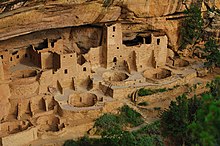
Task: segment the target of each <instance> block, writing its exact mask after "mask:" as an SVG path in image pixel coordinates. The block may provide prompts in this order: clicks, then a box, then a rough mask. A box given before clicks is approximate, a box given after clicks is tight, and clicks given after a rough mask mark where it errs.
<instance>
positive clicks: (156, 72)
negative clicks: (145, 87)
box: [143, 68, 172, 80]
mask: <svg viewBox="0 0 220 146" xmlns="http://www.w3.org/2000/svg"><path fill="white" fill-rule="evenodd" d="M143 75H144V77H145V78H148V79H149V78H151V79H158V80H160V79H165V78H167V77H170V76H171V75H172V72H171V71H170V70H168V69H163V68H162V69H153V70H146V71H145V72H144V74H143Z"/></svg>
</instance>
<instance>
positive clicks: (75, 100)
mask: <svg viewBox="0 0 220 146" xmlns="http://www.w3.org/2000/svg"><path fill="white" fill-rule="evenodd" d="M96 102H97V96H96V95H95V94H92V93H73V94H71V95H70V96H69V99H68V103H69V104H70V105H73V106H75V107H90V106H93V105H95V104H96Z"/></svg>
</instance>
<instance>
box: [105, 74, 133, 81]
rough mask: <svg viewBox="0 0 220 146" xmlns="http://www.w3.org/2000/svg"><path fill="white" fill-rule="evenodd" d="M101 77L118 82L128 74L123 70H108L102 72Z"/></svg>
mask: <svg viewBox="0 0 220 146" xmlns="http://www.w3.org/2000/svg"><path fill="white" fill-rule="evenodd" d="M102 77H103V79H104V80H105V81H115V82H120V81H124V80H126V79H127V78H128V77H129V76H128V75H127V74H126V73H124V72H118V71H110V72H105V73H103V75H102Z"/></svg>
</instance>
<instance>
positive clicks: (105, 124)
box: [95, 105, 144, 136]
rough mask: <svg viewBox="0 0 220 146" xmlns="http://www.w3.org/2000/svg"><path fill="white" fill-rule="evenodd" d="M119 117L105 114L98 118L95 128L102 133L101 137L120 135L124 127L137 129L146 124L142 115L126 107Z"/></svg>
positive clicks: (122, 109)
mask: <svg viewBox="0 0 220 146" xmlns="http://www.w3.org/2000/svg"><path fill="white" fill-rule="evenodd" d="M120 111H121V112H120V114H119V115H113V114H104V115H103V116H101V117H100V118H98V119H97V120H96V122H95V127H96V128H97V129H98V131H99V132H100V133H101V135H103V136H106V135H112V134H118V132H119V133H120V131H121V130H122V129H123V127H126V126H130V127H135V126H138V125H140V124H142V123H143V122H144V120H143V119H142V117H141V114H139V113H138V112H136V111H135V110H133V109H131V108H130V107H129V106H127V105H125V106H123V107H122V108H121V110H120Z"/></svg>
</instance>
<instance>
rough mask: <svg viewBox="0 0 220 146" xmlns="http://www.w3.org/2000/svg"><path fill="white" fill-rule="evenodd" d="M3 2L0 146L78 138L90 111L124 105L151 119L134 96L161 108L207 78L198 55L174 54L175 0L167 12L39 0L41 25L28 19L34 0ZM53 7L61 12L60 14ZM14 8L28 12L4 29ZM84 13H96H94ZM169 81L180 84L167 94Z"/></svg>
mask: <svg viewBox="0 0 220 146" xmlns="http://www.w3.org/2000/svg"><path fill="white" fill-rule="evenodd" d="M8 3H10V2H4V3H3V2H2V3H1V2H0V25H2V26H3V28H2V27H1V26H0V33H2V34H0V145H2V146H12V145H14V144H15V143H16V145H18V146H22V145H29V144H31V145H34V146H35V145H40V144H41V142H42V143H43V144H42V145H43V146H49V145H50V144H51V145H53V146H58V145H56V144H55V142H54V143H53V142H51V141H53V140H54V141H56V140H57V139H58V138H61V139H62V140H63V141H64V140H67V139H68V138H73V137H74V138H79V137H82V136H83V135H85V133H87V134H88V131H89V130H91V129H92V128H93V125H94V121H95V120H96V119H97V118H99V117H100V116H102V115H103V114H106V113H117V114H118V113H120V111H119V110H118V109H119V108H120V107H122V106H123V105H129V106H131V107H132V108H133V109H136V110H137V111H140V113H141V116H142V117H143V118H145V122H146V121H147V122H151V121H152V119H153V120H155V119H158V117H156V116H155V110H154V112H152V111H153V110H152V109H154V108H155V107H151V106H149V108H144V107H142V106H138V104H139V103H141V102H145V101H149V102H150V103H151V102H152V105H154V104H155V105H156V107H158V103H161V108H163V109H166V107H168V104H169V103H170V101H171V99H173V96H176V95H180V94H182V93H184V92H185V91H186V90H187V89H186V88H185V87H186V86H192V85H194V84H198V83H201V84H202V83H204V84H206V83H207V82H208V79H206V78H205V77H206V76H207V74H208V70H207V68H205V67H204V64H203V62H204V59H198V58H195V57H194V58H193V57H183V56H184V55H185V54H184V53H185V52H184V51H182V52H181V53H182V54H181V55H182V56H181V55H176V54H178V53H179V52H178V51H177V50H175V48H177V42H178V41H179V40H178V38H177V37H175V36H177V35H178V23H177V22H176V19H178V20H179V19H181V18H182V13H181V14H179V13H180V12H179V11H181V12H182V10H183V9H184V8H183V4H182V3H181V4H180V3H179V2H175V6H173V7H175V11H177V10H178V11H177V12H175V11H174V8H173V7H171V6H170V5H169V9H168V10H166V11H165V9H166V7H165V6H164V7H163V9H164V11H163V12H157V10H154V11H155V12H154V11H153V10H152V11H150V10H148V11H147V12H145V11H146V10H145V9H143V8H142V7H140V9H141V10H142V9H143V10H144V12H143V13H139V11H137V10H136V8H134V7H133V4H130V5H129V6H127V7H125V6H124V7H118V6H117V5H119V4H121V3H122V2H121V3H119V2H118V3H119V4H118V3H117V4H115V3H116V2H115V1H110V2H109V4H108V5H104V4H103V5H102V4H101V3H99V2H97V3H96V2H92V1H91V2H90V1H89V2H88V1H86V2H85V3H88V4H87V7H84V6H83V7H79V8H78V7H76V6H75V5H76V4H75V1H74V5H71V6H69V7H66V5H64V4H63V5H62V2H60V3H59V5H57V6H56V7H55V6H53V3H55V2H51V3H50V4H48V3H47V2H46V1H45V2H44V3H42V5H44V6H45V9H42V10H44V11H45V12H46V14H47V15H48V16H47V15H46V14H45V16H42V15H43V14H42V15H41V14H39V15H38V17H39V19H41V21H40V22H48V25H47V26H45V25H44V24H43V23H42V24H41V23H40V22H37V21H38V18H36V22H34V23H32V21H33V20H32V19H31V21H29V18H31V16H32V15H29V14H28V13H29V11H30V13H31V14H32V11H33V13H36V14H38V13H37V12H35V10H40V8H41V5H40V6H34V7H32V6H33V5H34V2H33V1H30V2H28V1H25V2H21V1H19V2H17V1H13V3H16V5H14V6H13V7H12V6H11V5H7V4H8ZM69 3H71V2H69ZM78 3H79V4H78ZM94 3H96V4H95V5H93V4H94ZM106 3H107V1H106ZM123 3H125V2H123ZM148 3H150V2H147V4H146V5H148ZM141 4H142V3H141ZM55 5H56V4H55ZM77 5H81V1H80V2H77ZM96 5H97V6H96ZM111 5H114V6H112V7H111ZM151 5H153V4H151ZM151 5H149V6H150V7H151ZM176 5H178V7H177V6H176ZM29 6H31V7H29ZM23 7H24V8H23ZM38 7H39V8H38ZM90 7H91V8H90ZM20 8H21V9H20ZM29 8H30V9H29ZM55 8H57V9H59V10H58V12H60V11H62V13H63V14H62V17H59V20H58V19H57V15H56V13H57V12H56V9H55ZM144 8H145V7H144ZM90 9H97V11H100V13H96V12H93V11H91V10H90ZM148 9H149V8H148ZM161 9H162V8H161ZM21 10H22V12H23V11H24V12H25V13H26V12H27V16H28V17H27V20H23V19H22V20H21V22H22V23H21V24H17V22H16V26H17V27H18V28H19V29H18V30H17V31H16V29H15V31H13V30H10V31H9V27H11V26H10V25H12V23H8V24H4V25H3V24H2V23H3V22H1V19H4V20H5V21H6V18H7V19H9V18H10V19H13V18H11V16H13V14H10V11H13V13H15V14H14V15H20V11H21ZM82 10H85V12H84V11H82ZM90 11H91V12H90ZM132 11H135V13H132ZM161 11H162V10H161ZM170 11H171V12H172V13H171V12H170ZM153 12H154V13H155V14H153V15H152V14H151V13H153ZM52 13H55V14H53V16H51V15H52ZM90 13H91V14H93V15H95V16H96V17H94V19H93V18H92V17H91V14H90ZM160 13H161V14H160ZM169 13H171V14H169ZM148 14H149V16H148ZM49 15H50V17H49ZM81 15H82V16H81ZM87 15H88V16H87ZM177 15H180V16H178V18H176V17H177ZM36 17H37V16H36ZM51 17H53V18H51ZM116 17H117V18H116ZM136 17H138V18H136ZM18 18H20V17H18ZM67 18H68V20H66V19H67ZM145 18H147V19H146V20H145ZM156 18H158V19H156ZM16 20H17V19H16ZM148 20H149V22H148ZM171 21H172V22H171ZM28 22H31V23H30V24H28ZM139 22H141V23H139ZM23 23H24V24H25V25H24V26H23V27H21V25H22V24H23ZM26 23H27V24H26ZM49 23H50V24H49ZM72 23H74V25H73V24H72ZM6 25H8V26H6ZM29 25H30V26H29ZM36 25H38V26H36ZM168 26H169V27H168ZM4 27H5V28H8V29H7V31H6V30H4ZM25 27H26V29H25ZM172 27H173V28H172ZM11 29H13V27H12V28H11ZM1 30H2V31H1ZM4 31H5V34H3V32H4ZM210 31H211V30H210ZM6 32H7V33H6ZM186 54H187V53H186ZM203 77H204V78H203ZM210 78H211V77H210ZM176 88H178V89H179V90H178V91H175V93H173V92H174V91H173V90H174V89H176ZM201 88H202V89H201V90H206V89H204V88H203V87H201ZM142 89H149V90H152V91H153V90H159V89H165V90H166V91H167V92H168V94H166V93H164V98H162V95H161V94H162V93H161V94H159V93H158V94H155V95H152V96H150V97H149V98H148V97H147V96H146V97H145V96H144V97H143V98H139V97H140V95H139V93H138V92H139V91H140V90H142ZM198 94H200V92H199V93H198ZM165 95H166V96H165ZM168 95H169V96H170V97H168ZM165 97H166V99H165ZM167 99H168V101H166V100H167ZM163 104H164V106H163ZM159 107H160V106H159ZM146 113H147V114H148V113H150V114H149V115H150V116H149V117H147V116H148V115H147V114H146ZM158 113H159V112H158ZM158 113H157V114H158ZM146 115H147V116H146ZM126 130H127V129H126ZM128 131H129V129H128ZM70 136H72V137H70ZM94 137H95V136H94ZM48 141H49V142H48ZM63 141H62V142H63ZM47 144H48V145H47Z"/></svg>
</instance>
